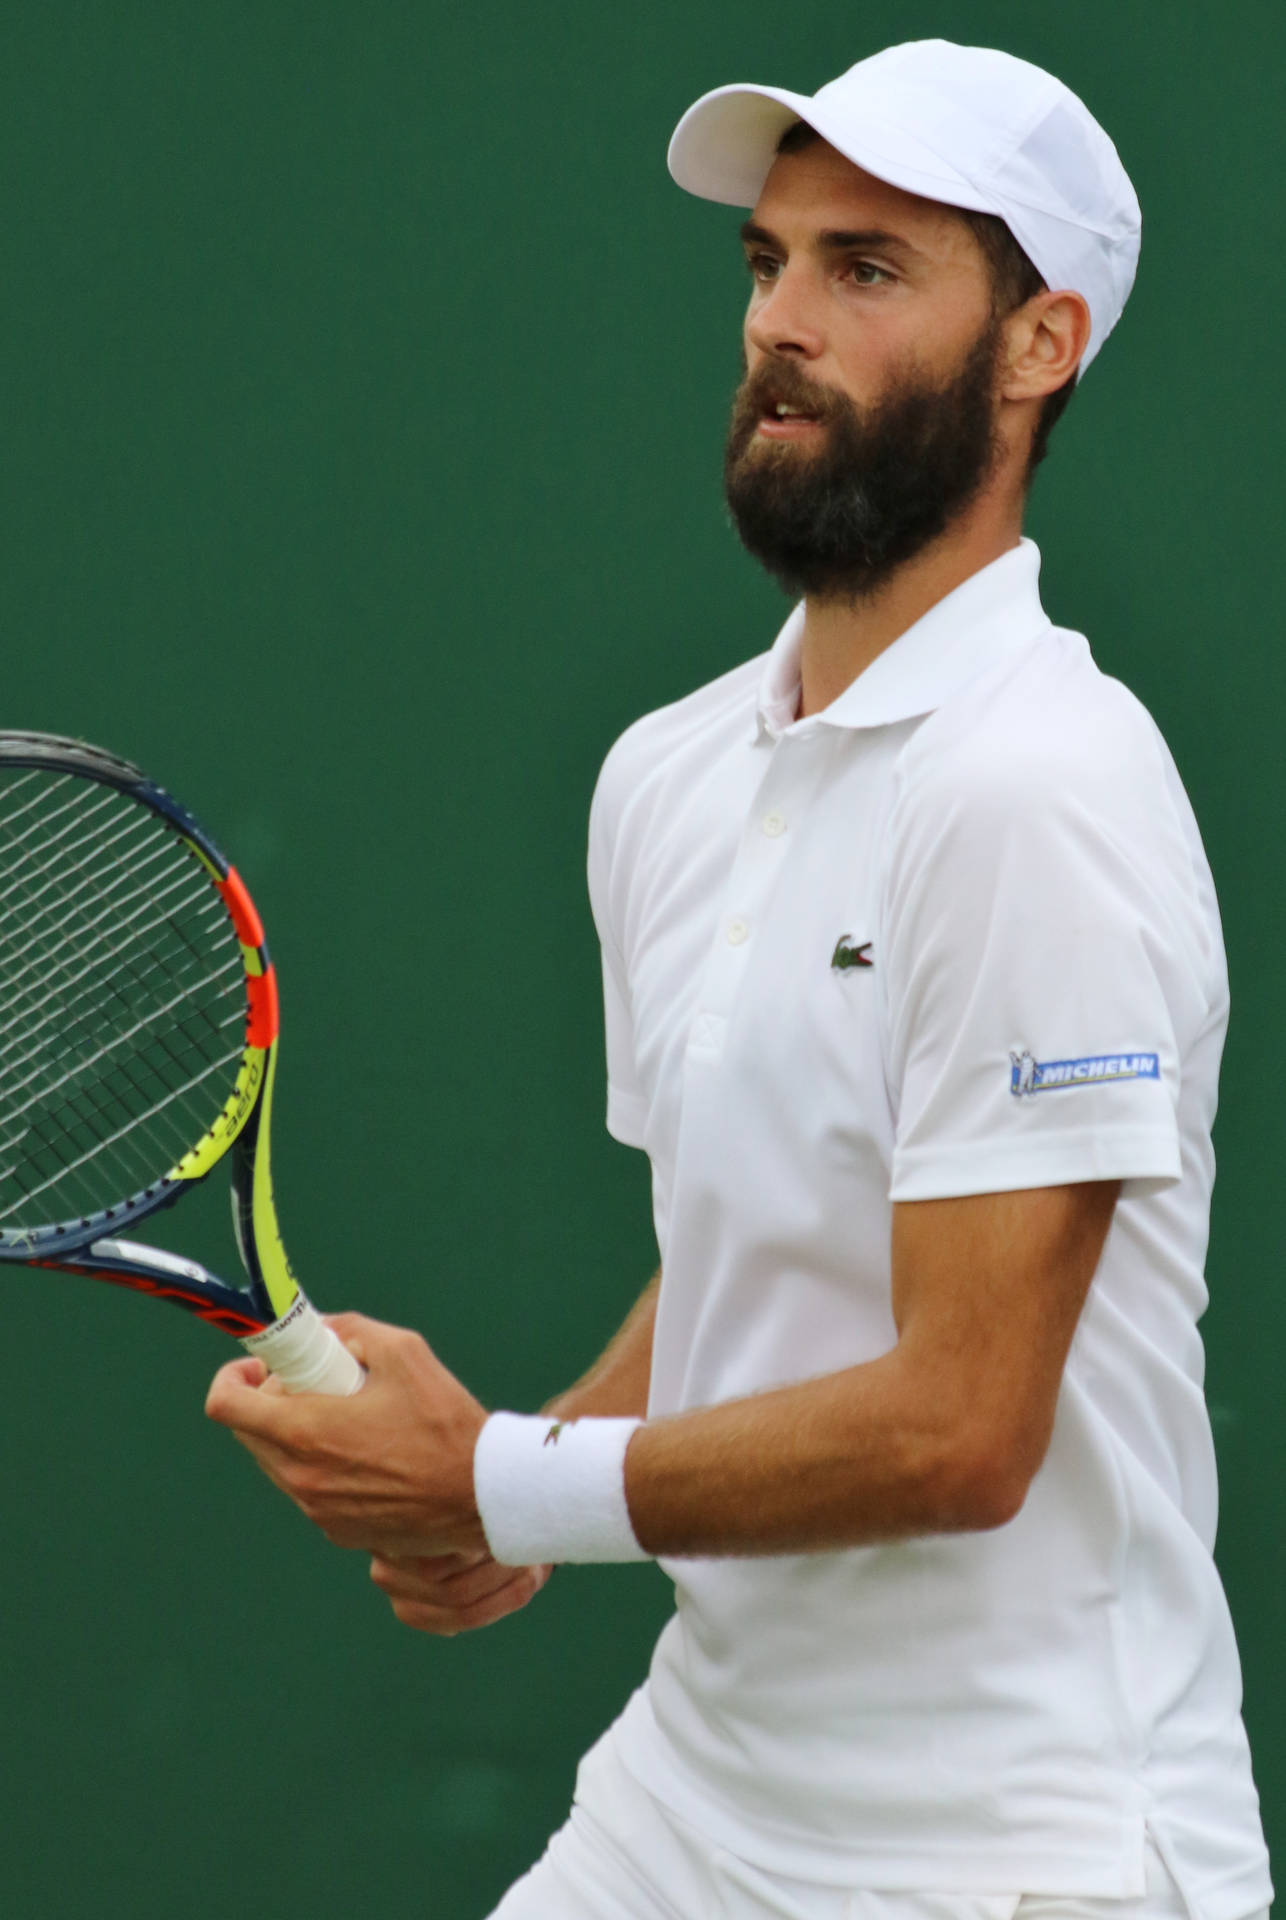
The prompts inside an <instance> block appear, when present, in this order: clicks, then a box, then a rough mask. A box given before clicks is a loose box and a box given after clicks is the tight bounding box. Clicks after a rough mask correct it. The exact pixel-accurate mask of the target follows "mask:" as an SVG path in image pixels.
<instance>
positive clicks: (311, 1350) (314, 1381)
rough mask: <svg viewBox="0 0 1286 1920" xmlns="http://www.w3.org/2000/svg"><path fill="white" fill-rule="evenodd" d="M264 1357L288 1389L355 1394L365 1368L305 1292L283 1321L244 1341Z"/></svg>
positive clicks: (251, 1349) (254, 1352) (256, 1356)
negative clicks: (305, 1295) (306, 1296)
mask: <svg viewBox="0 0 1286 1920" xmlns="http://www.w3.org/2000/svg"><path fill="white" fill-rule="evenodd" d="M241 1344H242V1346H243V1347H245V1348H246V1350H247V1351H248V1352H250V1353H253V1355H254V1356H255V1358H256V1360H262V1361H263V1363H264V1365H265V1366H266V1367H268V1368H269V1369H270V1370H271V1371H272V1372H273V1373H275V1374H276V1376H277V1378H278V1379H279V1380H280V1381H281V1384H282V1386H283V1387H285V1389H286V1391H287V1393H330V1394H335V1395H337V1396H340V1397H342V1396H344V1395H346V1394H350V1393H356V1392H357V1389H358V1388H359V1387H360V1386H361V1384H362V1382H363V1380H365V1378H366V1369H365V1368H364V1367H363V1366H362V1364H361V1362H360V1360H355V1359H354V1358H353V1356H352V1354H351V1353H350V1352H349V1351H348V1348H347V1347H346V1346H345V1345H344V1343H343V1341H342V1340H341V1339H340V1338H339V1336H338V1334H336V1333H335V1332H333V1331H332V1329H331V1328H330V1327H328V1326H327V1325H326V1323H325V1321H324V1320H323V1319H322V1317H321V1315H320V1314H319V1313H318V1311H317V1309H316V1307H314V1306H313V1304H312V1302H311V1300H308V1299H305V1297H304V1295H303V1294H302V1293H301V1294H300V1295H299V1296H298V1298H297V1299H296V1300H295V1303H294V1305H293V1306H292V1307H290V1308H289V1309H288V1310H287V1311H286V1312H285V1313H283V1314H282V1316H281V1318H280V1320H274V1321H273V1323H272V1325H271V1326H270V1327H265V1328H264V1330H263V1332H262V1333H250V1334H247V1335H246V1337H245V1338H244V1339H243V1340H242V1342H241Z"/></svg>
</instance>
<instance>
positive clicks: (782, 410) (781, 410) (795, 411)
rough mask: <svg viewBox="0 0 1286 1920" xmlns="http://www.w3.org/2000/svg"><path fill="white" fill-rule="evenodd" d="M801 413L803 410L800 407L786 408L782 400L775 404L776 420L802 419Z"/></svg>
mask: <svg viewBox="0 0 1286 1920" xmlns="http://www.w3.org/2000/svg"><path fill="white" fill-rule="evenodd" d="M803 412H804V409H803V408H802V407H788V406H787V405H786V402H785V401H784V400H779V401H778V402H777V418H778V419H779V420H785V419H786V418H788V417H789V418H791V419H797V418H799V419H802V417H803Z"/></svg>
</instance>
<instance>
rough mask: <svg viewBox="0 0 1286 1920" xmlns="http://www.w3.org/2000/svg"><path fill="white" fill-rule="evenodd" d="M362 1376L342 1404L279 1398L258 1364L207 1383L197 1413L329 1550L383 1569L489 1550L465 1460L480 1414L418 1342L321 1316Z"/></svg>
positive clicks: (352, 1316) (353, 1316)
mask: <svg viewBox="0 0 1286 1920" xmlns="http://www.w3.org/2000/svg"><path fill="white" fill-rule="evenodd" d="M327 1318H328V1324H329V1325H330V1326H332V1327H333V1328H334V1330H335V1332H336V1333H337V1334H338V1335H339V1337H340V1339H341V1340H342V1341H343V1342H344V1344H345V1346H346V1347H348V1348H350V1350H351V1351H352V1352H353V1353H355V1354H356V1356H357V1358H358V1359H359V1360H360V1361H361V1362H362V1364H363V1365H364V1366H365V1368H366V1369H367V1379H366V1382H365V1385H364V1386H363V1387H362V1388H361V1390H360V1392H358V1393H355V1394H353V1395H352V1396H351V1397H350V1398H349V1399H331V1398H328V1397H326V1396H324V1395H320V1394H311V1393H310V1394H299V1395H297V1396H292V1395H289V1394H286V1393H282V1392H280V1391H275V1390H274V1388H273V1383H272V1376H271V1375H265V1370H264V1367H263V1365H262V1363H261V1362H260V1361H258V1360H249V1359H247V1360H233V1361H230V1362H229V1364H228V1365H227V1366H226V1367H221V1368H220V1370H219V1372H218V1373H217V1374H216V1375H215V1377H214V1380H213V1382H212V1384H211V1387H210V1392H209V1395H208V1397H207V1399H206V1403H205V1410H206V1412H207V1413H208V1414H209V1416H210V1418H211V1419H212V1420H216V1421H218V1423H219V1424H220V1426H225V1427H230V1428H231V1429H232V1431H233V1433H235V1434H236V1436H237V1439H238V1440H240V1441H241V1442H242V1444H243V1445H244V1446H246V1447H248V1448H249V1450H250V1452H251V1453H252V1454H253V1455H254V1457H255V1459H256V1460H257V1461H258V1462H259V1465H260V1466H261V1467H262V1468H263V1470H264V1472H265V1473H266V1474H267V1475H268V1478H269V1479H270V1480H272V1481H274V1482H275V1484H276V1485H277V1486H279V1487H280V1488H281V1490H282V1492H283V1493H287V1494H289V1495H290V1498H291V1499H292V1500H293V1501H294V1502H295V1504H296V1506H298V1507H299V1508H301V1510H302V1511H303V1512H304V1513H305V1514H307V1516H308V1518H309V1519H310V1520H312V1521H313V1522H314V1523H315V1524H316V1525H317V1526H318V1527H320V1528H321V1530H322V1532H323V1533H324V1534H325V1535H326V1537H327V1539H328V1540H332V1541H334V1543H335V1545H336V1546H338V1547H360V1548H362V1549H363V1550H365V1551H366V1552H369V1553H373V1554H377V1555H378V1556H380V1557H381V1558H383V1559H390V1560H393V1559H406V1558H413V1557H423V1556H430V1555H436V1554H443V1553H466V1554H477V1553H479V1552H482V1553H485V1551H486V1544H487V1543H486V1537H485V1535H484V1534H483V1531H482V1523H481V1521H480V1520H479V1518H478V1509H477V1506H476V1504H475V1502H474V1497H473V1449H474V1444H475V1442H476V1440H477V1438H478V1434H479V1432H480V1431H481V1428H482V1425H483V1422H484V1421H485V1420H486V1418H487V1415H486V1411H485V1409H484V1408H483V1407H482V1406H480V1405H479V1403H478V1402H477V1401H476V1400H475V1399H474V1397H473V1395H472V1394H471V1393H470V1392H469V1391H468V1389H467V1388H466V1387H464V1386H462V1385H461V1383H460V1382H459V1381H458V1380H457V1379H456V1378H455V1375H454V1374H452V1373H451V1372H449V1371H448V1369H447V1368H446V1367H444V1366H443V1365H442V1363H441V1361H440V1360H438V1359H437V1357H436V1356H435V1355H434V1354H433V1352H432V1351H431V1349H430V1348H429V1346H428V1345H427V1343H426V1342H425V1341H424V1340H422V1339H421V1337H420V1335H419V1334H418V1333H411V1332H409V1331H407V1330H406V1329H405V1328H402V1327H390V1326H385V1325H384V1324H383V1323H382V1322H381V1321H378V1320H368V1319H366V1318H365V1316H364V1315H362V1314H358V1313H341V1314H332V1315H328V1316H327Z"/></svg>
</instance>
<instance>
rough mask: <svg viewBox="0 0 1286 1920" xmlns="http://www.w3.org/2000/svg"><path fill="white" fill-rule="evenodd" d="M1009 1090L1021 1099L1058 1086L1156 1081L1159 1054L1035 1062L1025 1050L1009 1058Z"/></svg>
mask: <svg viewBox="0 0 1286 1920" xmlns="http://www.w3.org/2000/svg"><path fill="white" fill-rule="evenodd" d="M1009 1061H1010V1066H1009V1091H1010V1093H1012V1094H1013V1095H1014V1096H1015V1098H1017V1099H1021V1098H1023V1097H1024V1096H1026V1095H1028V1094H1034V1093H1055V1092H1057V1091H1058V1089H1059V1088H1060V1087H1101V1086H1106V1085H1107V1083H1108V1082H1109V1081H1112V1080H1159V1079H1160V1078H1161V1060H1160V1055H1159V1054H1155V1053H1103V1054H1094V1053H1092V1054H1086V1055H1085V1056H1084V1057H1083V1058H1081V1059H1079V1060H1037V1059H1036V1057H1035V1055H1034V1054H1033V1053H1031V1052H1029V1051H1028V1049H1027V1048H1026V1047H1024V1048H1023V1050H1022V1052H1021V1053H1013V1052H1012V1051H1011V1053H1010V1055H1009Z"/></svg>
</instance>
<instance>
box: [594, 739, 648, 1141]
mask: <svg viewBox="0 0 1286 1920" xmlns="http://www.w3.org/2000/svg"><path fill="white" fill-rule="evenodd" d="M612 768H613V761H612V757H611V756H610V755H609V757H608V760H607V763H606V764H605V766H604V768H603V772H602V773H601V774H600V776H599V780H598V785H597V787H596V788H595V791H594V799H593V803H592V805H591V807H590V815H589V862H588V877H589V901H590V909H591V911H592V913H593V915H594V925H595V927H596V929H597V931H598V939H599V946H600V948H601V950H602V960H603V1020H604V1039H605V1042H606V1050H607V1130H608V1132H609V1133H610V1134H611V1135H612V1137H613V1138H614V1139H616V1140H620V1141H621V1142H622V1143H623V1144H624V1145H625V1146H627V1147H641V1146H642V1145H643V1142H644V1129H645V1126H646V1123H647V1112H648V1108H647V1100H646V1098H645V1096H644V1093H643V1090H642V1088H641V1086H640V1085H639V1081H638V1075H637V1072H636V1069H635V1065H634V1022H633V1017H632V1014H631V1011H630V993H629V980H628V975H627V972H626V966H625V959H624V955H623V953H622V951H621V945H620V942H619V940H618V938H617V935H616V932H615V930H614V927H613V925H612V872H613V857H612V856H613V851H614V840H615V834H614V832H613V829H612V824H611V821H612V805H611V798H612V796H611V787H612Z"/></svg>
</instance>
